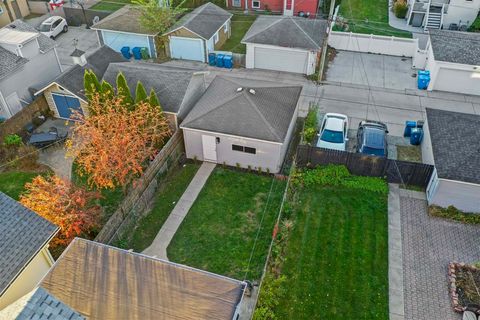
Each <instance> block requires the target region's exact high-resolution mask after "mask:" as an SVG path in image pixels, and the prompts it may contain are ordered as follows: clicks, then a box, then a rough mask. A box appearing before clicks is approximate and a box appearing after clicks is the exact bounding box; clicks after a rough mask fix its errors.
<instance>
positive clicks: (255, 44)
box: [242, 16, 327, 75]
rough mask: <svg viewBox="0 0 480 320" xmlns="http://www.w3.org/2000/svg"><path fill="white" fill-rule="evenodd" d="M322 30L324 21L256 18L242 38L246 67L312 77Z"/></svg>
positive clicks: (324, 31)
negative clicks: (245, 50)
mask: <svg viewBox="0 0 480 320" xmlns="http://www.w3.org/2000/svg"><path fill="white" fill-rule="evenodd" d="M326 30H327V21H326V20H320V19H306V18H300V17H291V16H259V17H258V18H257V20H255V22H254V23H253V24H252V26H251V27H250V29H249V30H248V32H247V34H246V35H245V36H244V37H243V39H242V43H244V44H246V46H247V57H246V67H247V68H256V69H268V70H277V71H286V72H294V73H302V74H307V75H309V74H313V73H315V69H316V67H317V64H318V62H319V60H320V59H319V56H320V52H321V48H322V42H323V39H324V37H325V36H326Z"/></svg>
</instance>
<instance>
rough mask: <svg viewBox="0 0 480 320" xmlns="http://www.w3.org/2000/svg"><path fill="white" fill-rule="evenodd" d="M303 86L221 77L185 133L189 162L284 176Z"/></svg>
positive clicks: (187, 120)
mask: <svg viewBox="0 0 480 320" xmlns="http://www.w3.org/2000/svg"><path fill="white" fill-rule="evenodd" d="M301 91H302V87H301V86H286V85H282V84H278V83H274V82H268V81H258V80H249V79H238V78H232V77H223V76H217V77H216V78H215V79H214V80H213V81H212V83H211V84H210V86H209V87H208V88H207V91H206V92H205V93H204V95H203V96H202V97H201V98H200V100H199V101H198V102H197V103H196V104H195V106H194V107H193V109H192V111H190V113H189V114H188V116H187V117H186V118H185V120H184V121H183V123H182V124H181V125H180V128H181V129H183V136H184V140H185V150H186V154H187V158H190V159H194V158H196V159H199V160H201V161H210V162H215V163H220V164H223V163H225V164H227V165H230V166H236V165H237V164H239V165H240V166H241V167H242V168H247V167H248V166H250V167H251V168H252V169H260V168H261V169H262V170H263V171H266V170H267V169H268V170H269V171H270V172H272V173H277V172H279V171H280V169H281V167H282V165H283V160H284V157H285V154H286V152H287V149H288V145H289V142H290V139H291V137H292V132H293V129H294V127H295V122H296V119H297V112H298V100H299V97H300V93H301Z"/></svg>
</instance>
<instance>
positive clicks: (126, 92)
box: [117, 72, 134, 109]
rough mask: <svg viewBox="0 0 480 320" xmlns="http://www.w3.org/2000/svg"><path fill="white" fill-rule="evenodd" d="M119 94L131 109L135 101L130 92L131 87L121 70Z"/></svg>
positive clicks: (118, 83) (118, 85)
mask: <svg viewBox="0 0 480 320" xmlns="http://www.w3.org/2000/svg"><path fill="white" fill-rule="evenodd" d="M117 95H118V97H119V98H121V100H122V101H123V103H125V104H126V105H127V106H128V107H129V109H130V108H131V107H132V106H133V102H134V101H133V98H132V94H131V93H130V88H129V87H128V83H127V79H126V78H125V76H124V75H123V73H121V72H120V73H119V74H118V75H117Z"/></svg>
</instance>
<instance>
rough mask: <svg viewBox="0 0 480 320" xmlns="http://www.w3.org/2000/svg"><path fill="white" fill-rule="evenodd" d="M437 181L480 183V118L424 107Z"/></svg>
mask: <svg viewBox="0 0 480 320" xmlns="http://www.w3.org/2000/svg"><path fill="white" fill-rule="evenodd" d="M427 121H428V129H429V131H430V137H431V140H432V149H433V158H434V162H435V167H436V168H437V174H438V177H439V178H444V179H449V180H457V181H463V182H471V183H477V184H480V170H479V168H480V142H479V141H480V116H479V115H474V114H466V113H459V112H452V111H443V110H438V109H429V108H427Z"/></svg>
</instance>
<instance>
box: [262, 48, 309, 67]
mask: <svg viewBox="0 0 480 320" xmlns="http://www.w3.org/2000/svg"><path fill="white" fill-rule="evenodd" d="M254 59H255V65H254V67H255V68H258V69H268V70H278V71H286V72H295V73H307V66H308V52H305V51H293V50H279V49H270V48H261V47H255V52H254Z"/></svg>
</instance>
